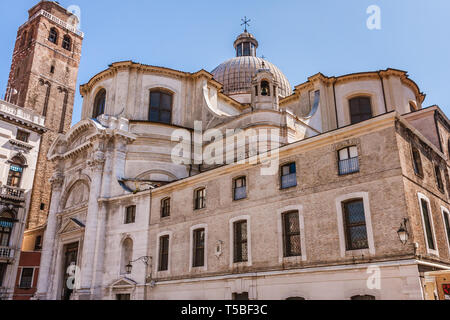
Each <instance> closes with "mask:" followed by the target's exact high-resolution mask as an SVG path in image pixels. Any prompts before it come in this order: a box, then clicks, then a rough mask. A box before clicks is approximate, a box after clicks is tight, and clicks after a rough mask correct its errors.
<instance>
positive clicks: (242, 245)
mask: <svg viewBox="0 0 450 320" xmlns="http://www.w3.org/2000/svg"><path fill="white" fill-rule="evenodd" d="M247 261H248V243H247V221H245V220H244V221H239V222H235V223H234V262H235V263H238V262H247Z"/></svg>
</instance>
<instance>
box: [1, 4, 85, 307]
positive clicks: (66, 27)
mask: <svg viewBox="0 0 450 320" xmlns="http://www.w3.org/2000/svg"><path fill="white" fill-rule="evenodd" d="M77 19H78V18H77V17H76V16H75V15H73V14H72V13H70V12H68V11H67V10H66V9H65V8H63V7H62V6H61V5H60V4H59V3H58V2H56V1H40V2H39V3H38V4H36V5H35V6H34V7H33V8H31V9H30V10H29V11H28V20H27V21H26V22H25V23H24V24H23V25H22V26H20V27H19V29H18V32H17V38H16V43H15V46H14V52H13V57H12V64H11V71H10V74H9V79H8V87H7V91H6V95H5V100H7V101H8V102H10V103H11V104H12V105H14V108H16V107H19V109H18V110H23V111H20V112H24V113H26V114H28V113H30V114H33V115H39V116H40V121H45V123H40V125H41V126H43V127H44V126H45V128H46V129H47V130H46V131H45V132H42V138H40V139H41V140H42V141H40V142H39V143H38V145H37V146H34V147H33V148H34V149H33V152H35V153H37V159H36V160H35V161H34V162H33V167H32V168H33V175H30V174H27V176H28V178H29V179H32V180H34V185H36V186H38V187H37V188H33V189H31V185H32V184H29V186H30V187H29V190H28V191H29V192H30V195H29V197H30V199H29V201H28V202H27V203H26V210H27V211H28V213H27V214H26V216H27V221H26V222H25V223H26V224H25V229H22V231H20V234H21V236H20V238H21V237H22V234H23V231H25V235H24V241H23V248H22V250H23V252H22V253H21V254H20V252H17V257H16V258H15V259H16V262H18V261H19V256H20V257H21V258H20V261H21V265H20V267H19V270H18V272H19V273H18V278H17V286H16V291H17V292H16V294H15V296H14V298H18V299H24V298H30V297H32V295H33V294H34V290H36V282H37V270H38V269H39V261H40V252H41V248H42V239H43V234H44V231H45V227H46V222H47V215H48V210H49V205H50V196H51V185H50V182H49V179H50V177H51V176H52V174H53V167H52V163H51V162H49V161H47V153H48V150H49V148H50V145H51V144H52V143H53V141H54V140H55V139H56V138H57V136H58V134H62V133H65V132H67V131H68V130H69V129H70V127H71V122H72V112H73V104H74V96H75V91H76V79H77V73H78V66H79V63H80V57H81V45H82V40H83V36H84V35H83V33H82V32H81V31H80V30H79V29H78V27H77V25H78V20H77ZM8 105H10V104H8ZM8 130H9V129H8ZM14 134H15V133H14ZM9 160H10V159H9ZM27 171H29V170H28V169H27ZM5 183H6V180H5ZM21 247H22V246H21V245H19V246H16V250H20V248H21ZM22 262H23V265H22ZM16 267H17V264H16ZM2 270H3V269H2ZM16 272H17V270H14V271H13V272H9V271H8V272H7V274H8V276H9V277H10V279H12V280H11V281H12V286H10V289H11V288H13V287H14V282H16V279H15V278H16ZM22 278H23V279H26V280H23V281H22V280H21V279H22ZM30 279H31V280H30ZM33 279H35V281H34V280H33ZM29 283H31V287H30V288H28V286H29ZM33 288H34V289H33ZM9 296H10V294H9Z"/></svg>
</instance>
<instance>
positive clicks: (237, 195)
mask: <svg viewBox="0 0 450 320" xmlns="http://www.w3.org/2000/svg"><path fill="white" fill-rule="evenodd" d="M245 198H247V181H246V178H245V177H240V178H237V179H235V180H234V183H233V199H234V200H242V199H245Z"/></svg>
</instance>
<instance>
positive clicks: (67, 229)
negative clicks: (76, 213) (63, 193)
mask: <svg viewBox="0 0 450 320" xmlns="http://www.w3.org/2000/svg"><path fill="white" fill-rule="evenodd" d="M77 221H78V220H77ZM77 221H74V220H72V219H70V220H69V221H68V222H66V223H65V224H64V225H63V226H62V227H61V228H60V230H59V234H65V233H72V232H76V231H83V230H84V227H83V226H82V223H77Z"/></svg>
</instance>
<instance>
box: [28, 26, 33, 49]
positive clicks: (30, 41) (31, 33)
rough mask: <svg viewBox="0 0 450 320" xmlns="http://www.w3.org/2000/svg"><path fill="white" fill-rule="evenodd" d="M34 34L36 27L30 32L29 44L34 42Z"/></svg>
mask: <svg viewBox="0 0 450 320" xmlns="http://www.w3.org/2000/svg"><path fill="white" fill-rule="evenodd" d="M33 35H34V28H32V29H31V31H30V33H29V34H28V44H29V45H30V44H31V43H32V42H33Z"/></svg>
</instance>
